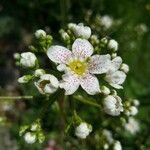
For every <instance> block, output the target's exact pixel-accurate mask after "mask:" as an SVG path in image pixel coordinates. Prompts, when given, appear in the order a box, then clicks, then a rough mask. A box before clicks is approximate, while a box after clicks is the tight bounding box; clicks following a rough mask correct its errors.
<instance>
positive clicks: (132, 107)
mask: <svg viewBox="0 0 150 150" xmlns="http://www.w3.org/2000/svg"><path fill="white" fill-rule="evenodd" d="M137 113H138V109H137V108H136V107H135V106H131V107H130V114H131V115H132V116H135V115H136V114H137Z"/></svg>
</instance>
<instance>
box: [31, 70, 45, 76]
mask: <svg viewBox="0 0 150 150" xmlns="http://www.w3.org/2000/svg"><path fill="white" fill-rule="evenodd" d="M43 74H45V71H44V70H43V69H37V70H35V72H34V75H35V76H36V77H40V76H42V75H43Z"/></svg>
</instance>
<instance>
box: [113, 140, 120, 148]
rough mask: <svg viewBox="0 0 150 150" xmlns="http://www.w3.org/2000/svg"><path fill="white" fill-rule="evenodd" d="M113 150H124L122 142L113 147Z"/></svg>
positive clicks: (117, 142)
mask: <svg viewBox="0 0 150 150" xmlns="http://www.w3.org/2000/svg"><path fill="white" fill-rule="evenodd" d="M113 150H122V146H121V143H120V141H116V142H115V143H114V146H113Z"/></svg>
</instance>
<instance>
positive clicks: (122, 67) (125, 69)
mask: <svg viewBox="0 0 150 150" xmlns="http://www.w3.org/2000/svg"><path fill="white" fill-rule="evenodd" d="M120 69H121V70H122V71H123V72H125V73H128V72H129V66H128V65H127V64H121V67H120Z"/></svg>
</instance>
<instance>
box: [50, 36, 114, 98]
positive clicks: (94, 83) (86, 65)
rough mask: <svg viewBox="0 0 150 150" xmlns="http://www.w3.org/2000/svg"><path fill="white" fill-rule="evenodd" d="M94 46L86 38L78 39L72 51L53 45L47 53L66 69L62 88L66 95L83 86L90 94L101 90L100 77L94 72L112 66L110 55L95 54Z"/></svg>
mask: <svg viewBox="0 0 150 150" xmlns="http://www.w3.org/2000/svg"><path fill="white" fill-rule="evenodd" d="M92 53H93V46H92V45H91V44H90V43H89V41H87V40H85V39H80V38H78V39H76V40H75V42H74V43H73V45H72V51H70V50H68V49H67V48H65V47H62V46H51V47H50V48H49V49H48V52H47V55H48V57H49V59H50V60H51V61H53V62H55V63H58V64H60V65H61V67H59V69H60V70H65V74H64V75H63V76H62V78H63V80H62V81H61V83H60V88H64V89H65V90H66V93H65V94H66V95H71V94H73V93H74V92H75V91H76V90H77V89H78V88H79V86H80V85H81V87H82V88H83V89H84V90H85V91H86V92H87V93H88V94H90V95H94V94H97V93H99V92H100V87H99V82H98V79H97V78H96V76H95V75H94V74H103V73H106V72H107V71H108V70H109V68H110V64H111V61H110V55H94V56H91V55H92Z"/></svg>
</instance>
